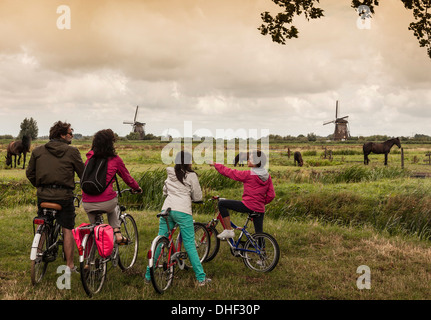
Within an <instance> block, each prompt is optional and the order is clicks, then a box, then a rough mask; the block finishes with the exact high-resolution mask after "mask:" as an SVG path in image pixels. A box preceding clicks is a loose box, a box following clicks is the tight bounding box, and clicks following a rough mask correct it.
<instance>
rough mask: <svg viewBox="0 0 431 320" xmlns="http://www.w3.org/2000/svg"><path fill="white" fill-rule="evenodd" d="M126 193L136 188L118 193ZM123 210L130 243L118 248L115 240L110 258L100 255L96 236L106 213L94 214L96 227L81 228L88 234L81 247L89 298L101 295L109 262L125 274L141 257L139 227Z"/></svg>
mask: <svg viewBox="0 0 431 320" xmlns="http://www.w3.org/2000/svg"><path fill="white" fill-rule="evenodd" d="M124 192H131V193H133V190H132V189H124V190H121V191H117V194H118V195H119V196H121V194H122V193H124ZM119 208H120V221H121V224H120V232H121V234H122V235H123V236H124V237H126V238H127V239H128V241H127V244H124V245H118V244H117V242H116V241H115V240H114V248H113V251H112V253H111V255H110V256H109V257H107V258H103V257H101V256H100V254H99V252H98V249H97V246H96V241H95V235H94V229H95V228H96V226H98V225H100V224H103V214H104V213H105V212H103V211H93V212H92V213H94V214H96V221H95V223H94V224H90V225H87V226H82V227H79V230H80V232H82V233H83V234H84V237H83V239H82V243H81V245H80V246H79V247H78V252H79V264H80V268H79V269H80V270H79V271H80V274H81V282H82V285H83V287H84V290H85V292H86V294H87V295H88V296H89V297H92V296H93V295H95V294H97V293H99V292H100V291H101V290H102V287H103V285H104V283H105V280H106V275H107V264H108V262H109V261H111V263H112V267H116V266H117V265H118V266H119V267H120V269H121V270H122V271H126V270H128V269H130V268H132V267H133V265H134V264H135V262H136V259H137V256H138V249H139V240H138V227H137V225H136V222H135V220H134V219H133V217H132V216H131V215H130V214H128V213H126V207H125V206H123V205H119Z"/></svg>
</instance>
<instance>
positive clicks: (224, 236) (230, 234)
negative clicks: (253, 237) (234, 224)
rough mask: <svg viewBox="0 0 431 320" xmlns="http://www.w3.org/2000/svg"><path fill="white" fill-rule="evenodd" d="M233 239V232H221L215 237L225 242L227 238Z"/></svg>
mask: <svg viewBox="0 0 431 320" xmlns="http://www.w3.org/2000/svg"><path fill="white" fill-rule="evenodd" d="M233 237H235V231H233V230H227V229H226V230H223V232H222V233H220V234H219V235H217V238H219V239H222V240H225V239H227V238H233Z"/></svg>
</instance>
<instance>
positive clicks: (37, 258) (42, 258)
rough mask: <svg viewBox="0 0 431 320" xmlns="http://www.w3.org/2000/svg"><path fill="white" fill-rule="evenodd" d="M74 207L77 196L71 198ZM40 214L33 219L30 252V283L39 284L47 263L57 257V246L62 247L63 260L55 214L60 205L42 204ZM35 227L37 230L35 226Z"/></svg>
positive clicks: (60, 208) (77, 203) (61, 238)
mask: <svg viewBox="0 0 431 320" xmlns="http://www.w3.org/2000/svg"><path fill="white" fill-rule="evenodd" d="M73 202H74V205H75V207H79V206H80V203H81V202H80V199H79V195H77V194H75V195H74V198H73ZM40 208H41V209H40V212H38V215H37V216H36V217H34V218H33V234H34V237H33V242H32V245H31V250H30V261H31V268H30V277H31V283H32V284H33V285H36V284H38V283H40V282H41V281H42V279H43V277H44V275H45V273H46V270H47V268H48V263H50V262H54V261H55V260H56V259H57V256H58V249H59V246H62V249H63V250H62V257H63V260H66V259H65V255H64V247H63V231H62V228H61V226H60V225H59V224H58V223H57V220H56V217H55V216H56V214H57V213H58V212H59V211H61V210H62V207H61V205H59V204H57V203H53V202H42V203H41V204H40ZM36 225H37V226H38V227H37V230H36V228H35V226H36Z"/></svg>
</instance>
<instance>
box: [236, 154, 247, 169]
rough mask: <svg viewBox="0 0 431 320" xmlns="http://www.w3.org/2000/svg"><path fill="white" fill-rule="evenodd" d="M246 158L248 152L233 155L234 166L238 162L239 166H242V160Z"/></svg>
mask: <svg viewBox="0 0 431 320" xmlns="http://www.w3.org/2000/svg"><path fill="white" fill-rule="evenodd" d="M247 160H248V152H240V153H238V154H237V155H236V157H235V164H234V167H236V165H237V164H238V163H239V166H241V167H243V166H244V161H247Z"/></svg>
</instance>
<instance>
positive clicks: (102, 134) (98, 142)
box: [82, 129, 142, 245]
mask: <svg viewBox="0 0 431 320" xmlns="http://www.w3.org/2000/svg"><path fill="white" fill-rule="evenodd" d="M115 141H116V139H115V135H114V132H113V131H112V130H111V129H105V130H100V131H98V132H97V133H96V134H95V135H94V138H93V144H92V146H91V150H90V151H89V152H88V153H87V161H86V162H85V164H87V163H88V161H89V160H90V159H91V158H92V157H97V158H105V159H108V168H107V172H106V183H109V185H108V186H107V188H106V189H105V191H103V192H102V193H101V194H98V195H90V194H86V193H85V192H84V191H83V192H82V202H83V207H84V210H85V211H86V212H87V215H88V219H89V220H90V222H91V223H95V220H96V215H95V214H93V213H92V212H94V211H104V212H106V213H107V215H108V222H109V224H110V225H111V227H112V228H113V229H114V235H115V238H116V241H117V243H118V244H120V245H123V244H127V241H128V239H126V238H124V237H123V236H122V234H121V232H120V208H119V206H118V197H117V193H116V192H115V191H114V188H113V184H114V180H115V179H113V178H114V175H115V174H118V175H119V176H120V177H121V178H122V179H123V180H124V182H125V183H126V184H127V185H128V186H129V187H130V188H132V189H133V190H134V191H135V192H136V193H141V192H142V189H141V188H140V187H139V185H138V183H137V182H136V181H135V179H133V178H132V177H131V175H130V173H129V171H128V170H127V168H126V166H125V165H124V162H123V160H122V159H121V158H120V157H119V156H118V155H117V154H116V151H115V147H114V143H115Z"/></svg>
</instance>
